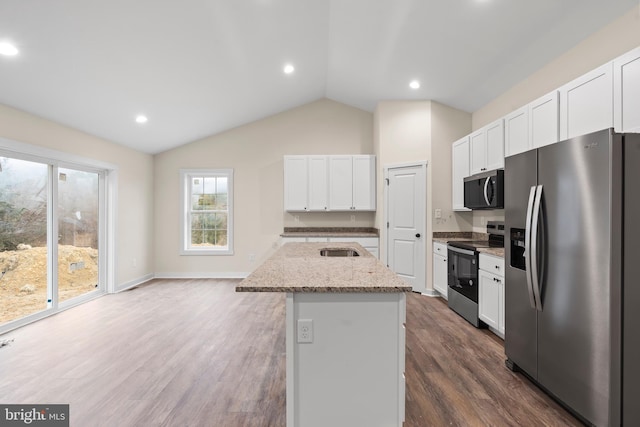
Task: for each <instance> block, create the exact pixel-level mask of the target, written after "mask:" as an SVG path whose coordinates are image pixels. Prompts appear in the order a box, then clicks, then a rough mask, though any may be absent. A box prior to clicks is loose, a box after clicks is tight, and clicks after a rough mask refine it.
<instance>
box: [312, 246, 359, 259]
mask: <svg viewBox="0 0 640 427" xmlns="http://www.w3.org/2000/svg"><path fill="white" fill-rule="evenodd" d="M320 256H339V257H350V256H360V254H359V253H358V252H357V251H356V250H355V249H347V248H324V249H320Z"/></svg>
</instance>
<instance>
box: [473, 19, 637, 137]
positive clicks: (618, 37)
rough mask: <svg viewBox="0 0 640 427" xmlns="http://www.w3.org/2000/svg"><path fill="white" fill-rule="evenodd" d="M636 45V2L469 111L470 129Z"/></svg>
mask: <svg viewBox="0 0 640 427" xmlns="http://www.w3.org/2000/svg"><path fill="white" fill-rule="evenodd" d="M638 46H640V6H638V7H636V8H634V9H632V10H631V11H629V12H628V13H627V14H625V15H623V16H622V17H620V18H619V19H617V20H615V21H613V22H611V23H610V24H608V25H606V26H605V27H603V28H602V29H600V30H599V31H597V32H596V33H594V34H593V35H591V36H590V37H588V38H586V39H585V40H583V41H582V42H580V43H579V44H578V45H576V46H575V47H574V48H573V49H570V50H569V51H567V52H565V53H564V54H562V55H560V56H559V57H558V58H556V59H555V60H553V61H551V62H550V63H548V64H547V65H545V66H544V67H542V68H541V69H540V70H538V71H537V72H535V73H533V74H531V75H530V76H529V77H527V78H526V79H524V80H523V81H521V82H520V83H518V84H516V85H515V86H513V87H512V88H511V89H509V90H508V91H506V92H505V93H503V94H502V95H500V96H498V97H497V98H496V99H494V100H493V101H491V102H490V103H488V104H487V105H485V106H483V107H482V108H480V109H479V110H477V111H475V112H474V113H473V129H474V130H476V129H479V128H481V127H482V126H484V125H485V124H488V123H491V122H492V121H494V120H496V119H499V118H500V117H502V116H504V115H506V114H509V113H510V112H512V111H514V110H517V109H518V108H520V107H522V106H523V105H526V104H527V103H529V102H531V101H533V100H535V99H537V98H539V97H541V96H542V95H544V94H546V93H548V92H550V91H552V90H554V89H556V88H558V87H560V86H562V85H564V84H565V83H568V82H570V81H571V80H573V79H575V78H576V77H579V76H581V75H582V74H585V73H586V72H588V71H590V70H593V69H594V68H597V67H598V66H600V65H602V64H605V63H607V62H608V61H610V60H612V59H614V58H616V57H618V56H620V55H621V54H623V53H625V52H627V51H630V50H631V49H634V48H636V47H638Z"/></svg>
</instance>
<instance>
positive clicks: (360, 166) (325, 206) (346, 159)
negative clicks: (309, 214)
mask: <svg viewBox="0 0 640 427" xmlns="http://www.w3.org/2000/svg"><path fill="white" fill-rule="evenodd" d="M284 209H285V210H286V211H313V212H321V211H329V210H334V211H351V210H366V211H374V210H376V157H375V156H371V155H353V156H351V155H341V156H324V155H312V156H284Z"/></svg>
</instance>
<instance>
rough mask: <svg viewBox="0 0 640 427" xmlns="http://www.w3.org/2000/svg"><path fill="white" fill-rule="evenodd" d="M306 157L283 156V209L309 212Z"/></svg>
mask: <svg viewBox="0 0 640 427" xmlns="http://www.w3.org/2000/svg"><path fill="white" fill-rule="evenodd" d="M308 183H309V168H308V158H307V156H284V209H285V210H287V211H306V210H309V205H308V203H309V189H308Z"/></svg>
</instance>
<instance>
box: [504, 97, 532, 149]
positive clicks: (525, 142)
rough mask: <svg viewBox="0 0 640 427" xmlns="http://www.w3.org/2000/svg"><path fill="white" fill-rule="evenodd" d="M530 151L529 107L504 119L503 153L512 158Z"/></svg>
mask: <svg viewBox="0 0 640 427" xmlns="http://www.w3.org/2000/svg"><path fill="white" fill-rule="evenodd" d="M530 149H531V144H530V143H529V107H527V106H525V107H522V108H520V109H518V110H516V111H514V112H513V113H511V114H509V115H507V116H506V117H505V118H504V152H505V155H506V156H513V155H514V154H519V153H524V152H525V151H528V150H530Z"/></svg>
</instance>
